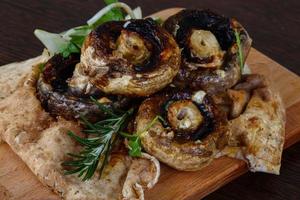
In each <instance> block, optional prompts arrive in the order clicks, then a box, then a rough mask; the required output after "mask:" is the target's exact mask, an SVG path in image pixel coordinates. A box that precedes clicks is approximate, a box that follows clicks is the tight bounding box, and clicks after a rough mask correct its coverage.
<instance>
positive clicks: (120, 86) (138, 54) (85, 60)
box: [69, 19, 180, 96]
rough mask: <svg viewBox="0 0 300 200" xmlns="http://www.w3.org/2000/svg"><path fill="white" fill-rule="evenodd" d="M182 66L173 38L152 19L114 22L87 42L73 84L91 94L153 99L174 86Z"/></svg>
mask: <svg viewBox="0 0 300 200" xmlns="http://www.w3.org/2000/svg"><path fill="white" fill-rule="evenodd" d="M179 66H180V51H179V48H178V46H177V44H176V42H175V40H174V39H173V37H172V36H171V35H170V34H169V33H168V32H167V31H165V30H164V29H163V28H161V27H160V26H158V25H157V24H156V23H155V22H154V21H153V20H152V19H140V20H129V21H111V22H107V23H104V24H103V25H101V26H99V27H98V28H97V29H96V30H94V31H92V32H91V33H90V34H89V36H88V37H87V38H86V40H85V42H84V44H83V47H82V53H81V62H80V64H79V65H77V66H76V69H75V73H74V75H73V77H72V79H71V81H70V83H69V85H70V87H71V88H72V89H73V91H77V92H78V91H79V93H85V94H89V93H91V91H92V90H91V88H94V87H96V88H97V89H99V90H101V91H102V92H105V93H108V94H120V95H126V96H149V95H151V94H153V93H155V92H157V91H159V90H161V89H162V88H164V87H165V86H167V85H168V84H169V83H171V82H172V80H173V78H174V77H175V76H176V74H177V73H178V70H179Z"/></svg>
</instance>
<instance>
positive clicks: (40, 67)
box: [39, 63, 46, 73]
mask: <svg viewBox="0 0 300 200" xmlns="http://www.w3.org/2000/svg"><path fill="white" fill-rule="evenodd" d="M45 65H46V63H41V64H39V70H40V72H41V73H42V72H43V71H44V69H45Z"/></svg>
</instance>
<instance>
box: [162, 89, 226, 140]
mask: <svg viewBox="0 0 300 200" xmlns="http://www.w3.org/2000/svg"><path fill="white" fill-rule="evenodd" d="M162 116H164V118H165V119H166V123H165V124H164V126H165V128H167V127H170V128H171V130H172V131H174V133H175V139H177V140H178V141H187V140H198V139H202V138H203V137H205V136H206V135H207V134H209V133H211V132H213V131H214V130H215V128H216V126H219V123H222V122H224V116H223V115H222V113H221V112H219V111H218V109H217V108H216V107H215V106H214V105H213V104H212V101H211V100H210V97H208V96H207V95H205V93H204V92H203V91H197V92H195V93H193V94H192V93H190V92H176V93H172V94H171V95H167V97H166V100H165V103H164V104H163V108H162Z"/></svg>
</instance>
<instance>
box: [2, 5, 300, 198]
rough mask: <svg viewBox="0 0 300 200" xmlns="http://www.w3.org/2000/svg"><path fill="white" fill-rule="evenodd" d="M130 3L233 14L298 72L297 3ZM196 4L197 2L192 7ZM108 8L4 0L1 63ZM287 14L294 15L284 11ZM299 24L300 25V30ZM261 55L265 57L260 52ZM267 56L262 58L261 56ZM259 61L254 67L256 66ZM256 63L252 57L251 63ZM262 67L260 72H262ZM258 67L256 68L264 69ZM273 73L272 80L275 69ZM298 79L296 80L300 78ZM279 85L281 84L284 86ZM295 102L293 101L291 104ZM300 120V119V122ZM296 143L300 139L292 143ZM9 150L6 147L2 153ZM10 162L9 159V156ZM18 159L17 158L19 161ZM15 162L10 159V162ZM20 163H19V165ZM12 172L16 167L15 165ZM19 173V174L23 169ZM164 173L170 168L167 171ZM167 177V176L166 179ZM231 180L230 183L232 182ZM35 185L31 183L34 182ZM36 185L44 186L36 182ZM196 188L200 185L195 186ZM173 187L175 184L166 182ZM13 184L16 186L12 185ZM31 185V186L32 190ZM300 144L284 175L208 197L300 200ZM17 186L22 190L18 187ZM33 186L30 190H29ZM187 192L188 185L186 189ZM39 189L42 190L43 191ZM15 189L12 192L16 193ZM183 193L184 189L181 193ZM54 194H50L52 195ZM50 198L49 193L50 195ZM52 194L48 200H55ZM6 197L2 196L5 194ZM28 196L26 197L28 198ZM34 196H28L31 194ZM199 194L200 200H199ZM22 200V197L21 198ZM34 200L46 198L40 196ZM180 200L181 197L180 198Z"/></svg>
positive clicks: (257, 43) (239, 183) (246, 179)
mask: <svg viewBox="0 0 300 200" xmlns="http://www.w3.org/2000/svg"><path fill="white" fill-rule="evenodd" d="M128 2H129V3H130V4H131V5H133V6H135V5H141V6H142V8H143V11H146V12H145V13H146V14H150V13H151V12H153V11H155V10H159V9H161V8H166V7H171V6H174V5H176V6H178V5H180V6H182V7H209V8H212V9H214V10H217V11H219V12H220V13H224V14H226V15H228V16H236V17H237V18H238V19H239V20H240V21H241V22H242V23H243V24H244V25H245V26H246V27H247V29H248V30H249V32H250V34H251V36H252V37H253V39H254V47H257V48H258V49H260V50H263V52H264V53H267V54H268V55H269V56H271V57H272V58H275V59H276V60H277V61H279V62H280V63H283V64H284V65H286V66H287V67H288V68H289V69H291V70H293V71H295V72H298V73H299V71H300V70H299V52H300V50H299V48H300V45H299V44H300V42H299V41H300V40H297V36H298V35H299V34H300V31H299V21H300V20H299V19H300V17H299V7H300V6H299V4H298V1H291V0H288V1H284V2H282V1H255V2H247V4H245V3H244V2H242V1H234V0H229V1H205V0H204V1H189V0H187V1H169V0H164V1H160V2H159V3H153V1H148V0H146V1H143V3H141V1H128ZM191 2H193V3H191ZM102 5H103V4H102V3H101V2H99V1H96V0H94V1H92V0H89V1H86V2H84V3H82V2H81V1H77V2H76V1H70V0H60V1H58V0H52V1H45V0H42V1H34V0H29V1H26V2H25V1H20V0H15V1H8V0H2V1H1V2H0V22H1V24H2V25H3V26H2V27H3V28H1V29H0V36H1V37H0V44H1V45H0V64H5V63H8V62H12V61H17V60H22V59H26V58H29V57H32V56H35V55H38V53H39V52H40V50H41V48H42V46H41V45H40V44H39V42H38V41H37V40H36V39H35V38H34V37H33V35H32V31H33V29H34V28H36V27H40V28H44V29H47V30H50V31H53V32H59V31H62V30H65V29H67V28H69V27H72V26H76V25H79V24H82V23H84V20H85V19H87V18H88V17H90V16H91V15H92V14H93V13H95V11H96V10H97V9H98V8H99V7H101V6H102ZM286 10H288V11H289V12H285V11H286ZM297 13H298V14H297ZM297 24H298V26H297ZM260 55H261V54H260ZM262 57H263V56H262ZM255 60H256V58H254V60H253V64H257V65H261V66H262V65H263V63H259V62H258V63H257V62H256V61H255ZM251 61H252V60H251V59H249V60H248V62H251ZM259 69H260V68H259ZM259 69H257V70H259ZM269 72H271V73H268V75H271V76H273V74H272V72H273V71H272V68H271V71H269ZM277 76H279V78H280V79H279V80H280V81H283V80H285V79H284V76H282V75H280V74H278V75H277ZM297 78H299V77H297V76H294V79H295V80H297ZM280 81H278V82H280ZM294 85H295V82H291V83H289V84H288V85H284V84H283V88H282V89H283V90H284V91H285V90H289V89H290V88H291V87H293V86H294ZM295 94H299V90H298V91H294V93H293V94H290V96H291V97H294V96H295ZM291 102H292V101H291ZM298 107H299V105H297V104H294V105H292V106H290V107H289V109H288V112H289V113H292V114H293V115H295V116H297V114H298V115H299V112H298V111H297V108H298ZM297 119H298V120H297ZM298 122H299V118H297V117H296V118H288V123H291V124H297V123H298ZM287 130H288V131H291V132H295V133H296V132H297V131H298V130H299V129H298V128H297V127H294V126H288V127H287ZM293 141H295V140H293ZM2 148H5V145H4V147H3V146H1V149H2ZM5 154H7V155H9V156H10V157H13V156H14V154H12V153H11V152H10V154H9V149H8V152H5ZM6 158H7V157H6ZM15 159H16V160H17V159H18V158H17V157H16V158H15ZM6 162H8V160H5V159H3V157H1V158H0V178H1V179H0V199H3V198H2V197H4V196H7V195H8V194H9V191H11V190H10V189H8V190H6V189H5V188H4V187H2V186H1V184H2V181H3V180H7V179H13V177H14V176H13V175H11V174H10V175H9V176H5V175H6V172H5V171H2V170H3V168H2V166H3V165H2V163H6ZM9 163H11V161H10V162H9ZM18 163H19V164H21V163H20V162H18ZM9 166H12V165H9ZM12 168H13V167H12ZM23 168H24V169H27V168H26V166H24V165H23V166H19V165H18V167H17V168H16V169H15V168H13V169H15V173H20V174H24V172H23V171H22V169H23ZM20 169H21V171H19V172H18V170H20ZM164 170H165V168H164ZM25 174H26V176H27V178H28V179H27V178H24V179H23V180H22V181H21V182H20V183H19V185H20V187H23V188H24V190H26V187H24V185H23V186H22V184H23V183H27V182H30V180H32V179H31V177H32V176H33V175H32V174H31V173H30V172H28V171H27V172H25ZM165 176H167V174H163V175H162V178H164V177H165ZM228 180H229V179H228ZM30 183H31V182H30ZM32 183H33V184H32V185H33V187H34V188H35V187H37V188H39V187H40V186H37V185H35V184H36V183H35V182H32ZM193 183H194V184H196V183H195V182H193ZM37 184H39V183H37ZM167 185H168V186H169V185H172V183H171V184H167ZM12 186H14V185H12ZM31 187H32V186H31ZM299 187H300V145H299V143H298V144H296V145H294V146H293V147H292V148H289V149H288V150H287V151H285V152H284V154H283V163H282V170H281V176H274V175H268V174H261V173H256V174H253V173H247V174H246V175H243V176H242V177H240V178H238V179H237V180H235V181H233V182H231V183H230V184H228V185H227V186H225V187H223V188H221V189H219V190H218V191H217V192H214V193H213V194H211V195H209V196H208V197H206V199H256V198H258V199H299V197H300V191H299ZM14 188H17V187H16V186H14ZM27 188H28V187H27ZM183 189H185V190H187V187H183ZM38 190H39V189H38ZM12 191H13V190H12ZM180 191H181V190H180ZM48 192H49V191H48ZM30 194H33V192H32V190H31V192H30V191H26V192H25V196H24V195H22V196H23V197H25V198H24V199H29V198H27V197H29V196H30ZM45 194H47V193H45ZM48 194H49V196H48V195H47V196H48V197H49V198H48V197H47V198H46V199H55V197H53V196H51V195H50V194H51V193H48ZM1 195H3V196H1ZM26 195H27V196H26ZM28 195H29V196H28ZM197 197H198V196H196V197H195V198H197ZM17 199H18V198H17ZM35 199H45V198H39V197H38V196H37V197H36V198H35ZM175 199H176V198H175Z"/></svg>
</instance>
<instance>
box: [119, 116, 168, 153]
mask: <svg viewBox="0 0 300 200" xmlns="http://www.w3.org/2000/svg"><path fill="white" fill-rule="evenodd" d="M158 120H164V119H163V118H162V117H161V116H156V117H155V118H154V119H153V120H152V121H151V122H150V123H149V124H148V125H147V126H146V128H145V129H144V130H143V131H141V132H138V133H135V134H129V133H125V132H120V135H122V136H123V137H125V138H127V139H128V147H129V152H128V153H129V155H130V156H132V157H140V156H141V154H142V144H141V137H140V136H141V135H142V134H144V133H145V132H147V131H148V130H149V129H150V128H151V127H152V126H153V125H154V124H155V123H156V122H157V121H158Z"/></svg>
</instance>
